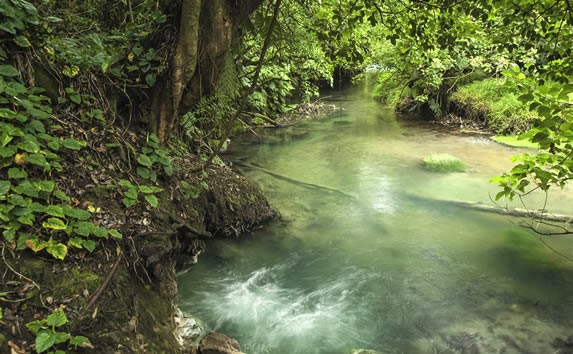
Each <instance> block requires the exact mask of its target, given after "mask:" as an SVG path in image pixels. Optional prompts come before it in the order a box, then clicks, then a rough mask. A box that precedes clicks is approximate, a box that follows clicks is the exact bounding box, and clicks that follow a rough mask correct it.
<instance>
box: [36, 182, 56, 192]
mask: <svg viewBox="0 0 573 354" xmlns="http://www.w3.org/2000/svg"><path fill="white" fill-rule="evenodd" d="M35 185H36V187H38V190H40V191H42V192H48V193H52V191H53V190H54V187H55V186H56V184H55V183H54V182H53V181H39V182H37V183H35Z"/></svg>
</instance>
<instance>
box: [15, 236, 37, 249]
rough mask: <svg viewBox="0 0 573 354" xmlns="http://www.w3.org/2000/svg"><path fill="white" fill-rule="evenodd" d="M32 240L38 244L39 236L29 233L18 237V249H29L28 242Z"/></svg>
mask: <svg viewBox="0 0 573 354" xmlns="http://www.w3.org/2000/svg"><path fill="white" fill-rule="evenodd" d="M30 240H35V242H36V243H38V236H34V235H31V234H28V233H22V234H20V236H18V242H17V245H16V249H17V250H18V251H23V250H25V249H26V248H29V247H28V241H30Z"/></svg>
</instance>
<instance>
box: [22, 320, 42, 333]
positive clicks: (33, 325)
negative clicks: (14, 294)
mask: <svg viewBox="0 0 573 354" xmlns="http://www.w3.org/2000/svg"><path fill="white" fill-rule="evenodd" d="M45 325H46V320H37V321H32V322H28V323H26V328H28V329H29V330H30V331H31V332H32V333H34V334H36V333H38V331H39V330H41V329H44V328H45Z"/></svg>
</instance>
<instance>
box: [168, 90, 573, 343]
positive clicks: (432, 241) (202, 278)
mask: <svg viewBox="0 0 573 354" xmlns="http://www.w3.org/2000/svg"><path fill="white" fill-rule="evenodd" d="M332 103H335V104H336V105H337V106H338V107H339V108H340V110H339V111H337V112H336V113H334V114H333V115H332V116H331V117H328V118H324V119H320V120H315V121H311V122H308V123H305V124H303V125H298V126H295V127H290V128H283V129H278V130H265V131H262V132H259V135H258V137H250V138H247V137H246V138H243V139H241V140H238V141H233V143H232V146H233V151H234V152H233V155H232V158H234V159H241V160H242V161H243V162H247V163H249V164H256V165H257V166H262V167H264V168H266V169H269V170H272V171H274V172H276V173H280V174H283V175H286V176H289V177H290V178H293V179H296V180H299V181H304V182H306V183H313V184H318V185H323V186H328V187H329V188H332V189H338V190H340V191H342V192H344V193H345V194H346V195H344V194H342V193H337V192H333V191H329V190H326V189H320V188H308V187H307V186H305V185H302V184H297V183H292V182H288V181H285V180H281V179H277V178H275V177H273V176H270V175H268V174H265V173H263V172H261V171H258V170H253V169H246V168H245V169H243V170H242V171H243V172H244V173H245V174H247V175H248V176H249V177H251V178H252V179H254V180H256V181H257V182H258V183H259V184H260V185H261V186H262V188H263V190H264V191H265V193H266V194H267V196H268V197H269V199H270V201H271V203H272V204H273V205H274V206H275V207H276V208H277V209H278V210H280V212H281V215H282V218H281V220H280V221H277V222H274V223H272V224H270V225H267V226H265V227H264V228H262V229H260V230H257V231H256V232H254V233H252V234H251V235H247V236H245V237H243V238H242V239H240V240H239V239H229V240H215V241H212V242H211V243H209V244H208V246H207V247H208V248H207V252H206V254H205V255H202V256H201V258H200V261H199V263H198V264H197V265H195V266H193V268H192V269H191V270H190V271H189V272H186V273H184V274H182V275H181V276H180V277H179V287H180V290H179V291H180V307H181V309H182V310H183V311H186V312H188V313H190V314H191V315H193V316H195V317H197V318H200V319H201V320H202V321H203V322H204V323H205V325H206V327H207V328H208V329H209V330H217V331H220V332H223V333H225V334H227V335H229V336H231V337H234V338H236V339H238V340H239V342H240V343H241V347H242V350H243V351H244V352H246V353H309V354H310V353H332V354H334V353H346V354H350V353H351V352H352V350H353V349H357V348H365V349H372V350H376V351H379V352H384V353H437V352H448V353H450V352H459V353H466V352H467V353H477V352H482V353H494V352H507V353H521V352H530V353H549V352H554V351H555V350H556V347H555V346H556V345H557V344H556V343H557V342H558V340H557V342H556V338H562V339H566V338H567V337H568V336H570V335H571V334H573V332H572V331H571V330H570V328H573V316H572V314H573V262H571V261H569V260H567V259H564V258H563V257H561V256H559V255H557V254H556V253H555V252H553V251H551V250H550V249H549V248H548V247H546V246H545V245H544V244H543V243H542V242H541V241H540V240H539V238H538V236H537V235H535V234H534V233H531V232H529V231H527V230H525V229H523V228H520V227H519V226H517V225H515V223H516V222H519V220H515V219H510V218H508V217H504V216H499V215H495V214H486V213H480V212H477V211H472V210H466V209H461V208H459V207H456V206H453V205H449V204H447V203H437V202H435V200H436V199H456V200H465V201H482V202H486V203H490V204H491V201H490V197H489V194H490V193H492V195H495V192H496V187H495V186H494V185H491V184H490V183H489V182H488V181H489V179H490V178H491V177H492V176H494V175H496V174H499V173H501V172H503V171H505V170H507V169H508V168H509V167H510V166H511V162H510V161H509V158H510V156H512V155H514V154H516V153H519V152H520V151H519V150H515V149H510V148H507V147H504V146H501V145H497V144H495V143H491V142H489V141H487V140H485V139H482V138H475V137H468V136H460V135H452V134H447V133H444V132H442V131H440V130H439V129H436V128H434V127H432V126H425V125H423V124H421V123H419V122H414V121H411V120H407V119H406V120H405V119H398V118H397V117H396V116H395V115H394V114H393V113H391V112H388V111H385V110H383V109H382V108H380V107H379V106H378V105H376V104H375V103H374V102H371V101H370V100H368V99H365V98H360V97H359V96H357V95H352V94H346V95H339V96H337V97H333V98H332ZM434 152H435V153H450V154H452V155H454V156H456V157H458V158H460V159H461V160H462V161H464V162H465V163H466V164H467V165H468V166H469V170H468V172H465V173H455V174H448V175H442V174H436V173H431V172H427V171H425V170H424V169H423V168H422V166H421V161H422V159H423V157H424V156H427V155H428V154H430V153H434ZM571 194H572V193H571V191H570V190H565V191H564V192H562V193H560V194H558V195H555V196H553V198H550V203H549V208H550V209H551V210H553V211H555V212H564V213H566V212H568V211H569V212H570V210H569V206H570V205H572V204H571V201H572V199H573V198H571ZM543 200H544V198H543V196H534V197H532V198H530V199H528V200H527V201H526V205H527V206H528V207H531V208H537V207H540V206H541V205H542V203H543ZM544 241H545V242H546V243H548V244H549V245H550V246H551V247H553V248H555V249H558V250H559V251H560V252H561V253H563V254H566V255H573V238H572V237H571V236H559V237H558V236H554V237H550V238H545V239H544ZM476 350H477V351H476Z"/></svg>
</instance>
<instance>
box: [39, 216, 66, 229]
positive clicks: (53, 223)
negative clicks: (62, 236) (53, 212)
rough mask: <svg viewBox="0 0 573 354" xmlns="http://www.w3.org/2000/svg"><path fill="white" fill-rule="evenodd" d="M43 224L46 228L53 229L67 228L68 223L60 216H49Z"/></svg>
mask: <svg viewBox="0 0 573 354" xmlns="http://www.w3.org/2000/svg"><path fill="white" fill-rule="evenodd" d="M42 226H43V227H44V228H46V229H52V230H65V229H66V224H65V223H64V222H63V221H62V220H60V219H58V218H48V220H46V221H44V222H43V223H42Z"/></svg>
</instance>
